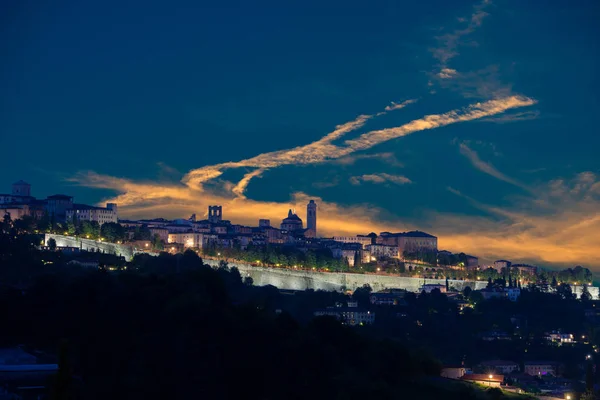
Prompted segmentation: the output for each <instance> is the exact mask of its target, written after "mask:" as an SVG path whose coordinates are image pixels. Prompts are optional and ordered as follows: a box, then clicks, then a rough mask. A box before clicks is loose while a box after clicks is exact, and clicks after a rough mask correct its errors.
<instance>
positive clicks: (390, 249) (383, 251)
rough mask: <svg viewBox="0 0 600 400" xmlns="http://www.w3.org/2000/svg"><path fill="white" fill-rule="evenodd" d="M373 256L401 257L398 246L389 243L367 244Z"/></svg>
mask: <svg viewBox="0 0 600 400" xmlns="http://www.w3.org/2000/svg"><path fill="white" fill-rule="evenodd" d="M365 247H366V249H367V251H368V252H369V254H370V255H371V257H375V258H381V257H389V258H399V253H398V246H390V245H387V244H369V245H366V246H365Z"/></svg>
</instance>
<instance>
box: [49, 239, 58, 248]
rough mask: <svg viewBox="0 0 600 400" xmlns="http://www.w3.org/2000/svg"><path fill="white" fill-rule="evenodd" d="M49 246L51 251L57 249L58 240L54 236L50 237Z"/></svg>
mask: <svg viewBox="0 0 600 400" xmlns="http://www.w3.org/2000/svg"><path fill="white" fill-rule="evenodd" d="M48 248H49V249H50V250H51V251H55V250H56V240H54V238H50V239H48Z"/></svg>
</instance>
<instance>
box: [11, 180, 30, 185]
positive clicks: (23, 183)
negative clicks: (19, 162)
mask: <svg viewBox="0 0 600 400" xmlns="http://www.w3.org/2000/svg"><path fill="white" fill-rule="evenodd" d="M13 185H27V186H31V185H30V184H29V183H27V182H25V181H24V180H23V179H20V180H19V181H17V182H15V183H13Z"/></svg>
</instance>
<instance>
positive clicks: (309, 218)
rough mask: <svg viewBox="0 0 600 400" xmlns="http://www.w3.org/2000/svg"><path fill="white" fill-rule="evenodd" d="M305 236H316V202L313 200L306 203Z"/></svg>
mask: <svg viewBox="0 0 600 400" xmlns="http://www.w3.org/2000/svg"><path fill="white" fill-rule="evenodd" d="M306 236H308V237H316V236H317V203H315V201H314V200H311V201H309V202H308V204H307V205H306Z"/></svg>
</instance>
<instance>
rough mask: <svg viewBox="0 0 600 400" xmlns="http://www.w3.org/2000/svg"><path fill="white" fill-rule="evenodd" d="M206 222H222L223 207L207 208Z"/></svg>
mask: <svg viewBox="0 0 600 400" xmlns="http://www.w3.org/2000/svg"><path fill="white" fill-rule="evenodd" d="M208 220H209V221H210V222H212V223H219V222H221V221H222V220H223V206H208Z"/></svg>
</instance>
